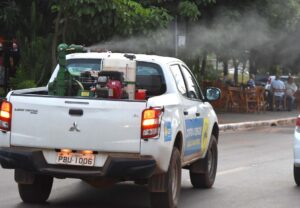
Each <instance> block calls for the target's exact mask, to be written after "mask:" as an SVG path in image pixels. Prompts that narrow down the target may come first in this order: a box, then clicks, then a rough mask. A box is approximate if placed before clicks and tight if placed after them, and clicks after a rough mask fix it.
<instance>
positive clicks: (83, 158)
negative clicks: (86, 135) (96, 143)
mask: <svg viewBox="0 0 300 208" xmlns="http://www.w3.org/2000/svg"><path fill="white" fill-rule="evenodd" d="M56 163H58V164H64V165H78V166H94V164H95V155H93V154H86V155H84V154H80V153H62V152H59V153H58V154H57V158H56Z"/></svg>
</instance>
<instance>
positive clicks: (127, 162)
mask: <svg viewBox="0 0 300 208" xmlns="http://www.w3.org/2000/svg"><path fill="white" fill-rule="evenodd" d="M0 163H1V166H2V167H3V168H6V169H22V170H26V171H30V172H33V173H38V174H47V175H51V176H54V177H66V178H82V179H88V178H99V177H111V178H124V179H141V178H149V177H151V176H152V174H153V173H154V170H155V168H156V162H155V160H154V159H153V158H152V157H151V156H149V157H139V158H124V157H122V158H121V157H108V159H107V160H106V162H105V164H104V166H103V167H101V168H99V167H81V166H67V165H52V164H48V163H47V162H46V160H45V158H44V156H43V153H42V151H40V150H37V151H25V150H17V149H14V148H0Z"/></svg>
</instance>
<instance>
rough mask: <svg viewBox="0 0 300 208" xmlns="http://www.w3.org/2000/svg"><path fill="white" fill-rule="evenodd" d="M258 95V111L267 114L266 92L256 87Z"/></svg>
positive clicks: (262, 88)
mask: <svg viewBox="0 0 300 208" xmlns="http://www.w3.org/2000/svg"><path fill="white" fill-rule="evenodd" d="M256 93H257V96H258V111H259V112H265V111H266V109H267V106H268V103H267V102H266V99H265V98H266V91H265V88H264V87H260V86H259V87H256Z"/></svg>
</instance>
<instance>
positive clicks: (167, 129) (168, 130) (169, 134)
mask: <svg viewBox="0 0 300 208" xmlns="http://www.w3.org/2000/svg"><path fill="white" fill-rule="evenodd" d="M164 138H165V142H169V141H171V140H172V126H171V122H165V126H164Z"/></svg>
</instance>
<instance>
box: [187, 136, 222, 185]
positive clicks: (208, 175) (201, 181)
mask: <svg viewBox="0 0 300 208" xmlns="http://www.w3.org/2000/svg"><path fill="white" fill-rule="evenodd" d="M202 164H204V173H197V172H193V170H192V169H190V179H191V183H192V185H193V187H194V188H211V187H212V186H213V184H214V182H215V178H216V173H217V165H218V144H217V140H216V138H215V136H214V135H212V136H211V142H210V146H209V149H208V150H207V153H206V156H205V158H204V161H203V163H202ZM195 165H200V163H197V164H195Z"/></svg>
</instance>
